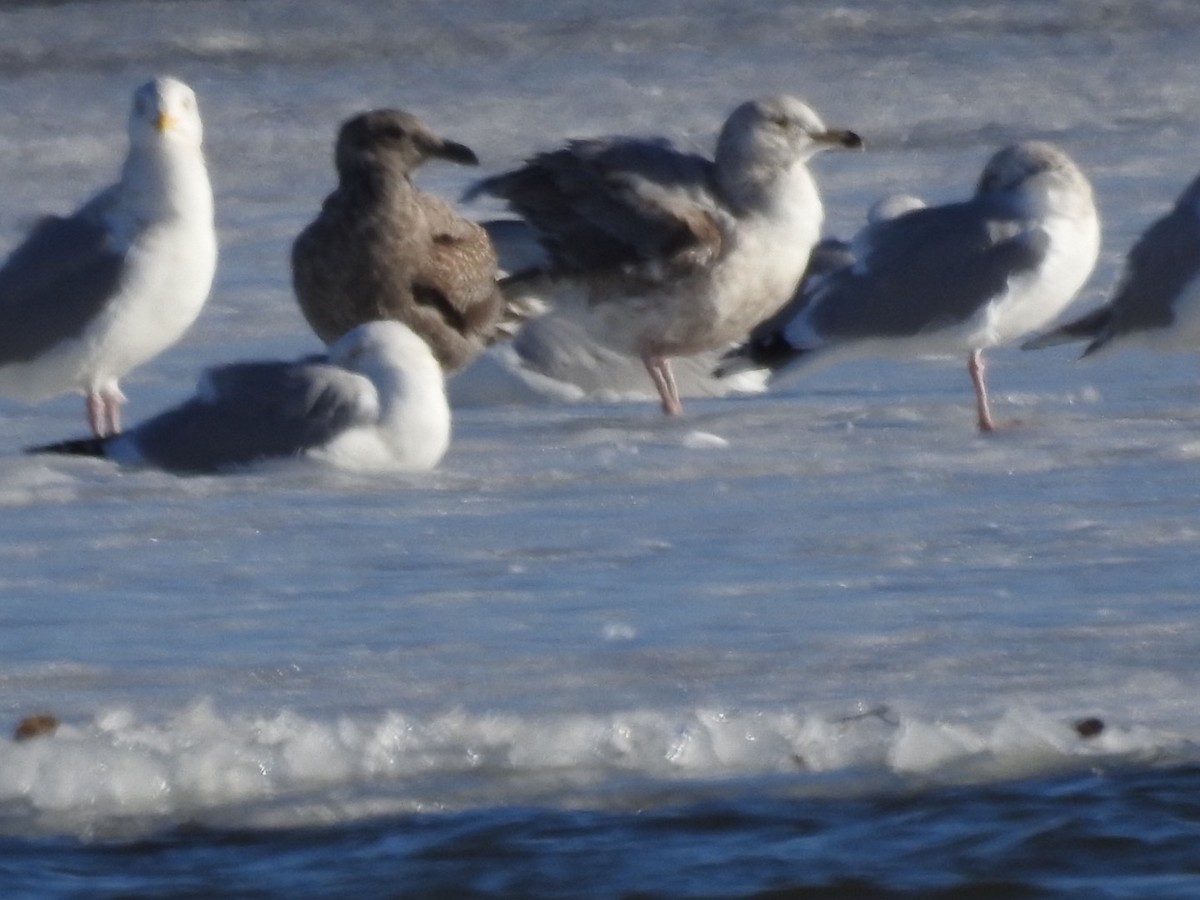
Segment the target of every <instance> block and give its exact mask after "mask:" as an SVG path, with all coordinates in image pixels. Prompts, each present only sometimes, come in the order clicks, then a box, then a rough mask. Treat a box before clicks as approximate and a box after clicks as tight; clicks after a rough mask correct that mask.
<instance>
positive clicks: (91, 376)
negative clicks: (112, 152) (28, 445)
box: [0, 78, 217, 437]
mask: <svg viewBox="0 0 1200 900" xmlns="http://www.w3.org/2000/svg"><path fill="white" fill-rule="evenodd" d="M201 137H202V129H201V124H200V112H199V110H198V108H197V105H196V95H195V94H194V93H193V92H192V89H191V88H189V87H188V86H187V85H185V84H183V83H182V82H180V81H177V80H175V79H174V78H157V79H155V80H153V81H150V82H148V83H146V84H144V85H142V86H141V87H139V88H138V89H137V90H136V91H135V92H134V95H133V109H132V112H131V114H130V117H129V154H128V155H127V156H126V158H125V164H124V167H123V168H122V171H121V177H120V180H119V181H118V182H117V183H116V184H114V185H112V186H111V187H109V188H108V189H106V190H104V191H102V192H100V193H99V194H97V195H96V196H95V197H93V198H92V199H91V200H90V201H88V202H87V203H86V204H84V206H83V207H81V208H80V209H79V210H78V211H77V212H75V213H74V214H72V215H70V216H67V217H65V218H64V217H61V216H47V217H45V218H43V219H41V220H40V221H39V222H38V223H37V224H36V225H35V226H34V228H33V230H32V231H31V232H30V234H29V236H28V237H27V238H26V239H25V241H24V242H23V243H22V244H21V245H19V246H18V247H17V248H16V249H15V250H13V252H12V255H11V256H9V258H8V260H7V261H6V262H5V263H4V266H3V267H2V268H0V394H4V395H7V396H11V397H16V398H18V399H21V400H25V401H27V402H37V401H40V400H44V399H46V398H47V397H51V396H54V395H56V394H61V393H64V392H66V391H71V390H78V391H81V392H82V393H83V394H84V395H85V396H86V398H87V416H88V423H89V425H90V426H91V429H92V433H93V434H95V435H96V436H98V437H103V436H105V435H109V434H116V433H117V432H119V431H120V430H121V416H120V404H121V403H122V402H123V401H124V399H125V397H124V395H123V394H122V393H121V389H120V385H119V379H120V378H121V377H122V376H124V375H125V374H126V373H127V372H129V371H130V370H131V369H133V368H135V367H137V366H139V365H141V364H142V363H144V362H146V361H147V360H150V359H152V358H153V357H155V356H157V355H158V354H159V353H161V352H162V351H163V350H165V349H166V348H167V347H169V346H171V345H172V344H174V343H175V342H176V341H177V340H179V338H180V337H182V335H183V333H184V332H185V331H187V329H188V328H189V327H190V326H191V324H192V323H193V322H194V321H195V320H196V317H197V316H198V315H199V314H200V310H201V308H202V307H203V305H204V301H205V300H206V299H207V297H208V292H209V289H210V287H211V286H212V280H213V274H214V272H215V270H216V264H217V238H216V231H215V229H214V226H213V194H212V187H211V185H210V184H209V180H208V170H207V168H206V167H205V164H204V155H203V152H202V150H201Z"/></svg>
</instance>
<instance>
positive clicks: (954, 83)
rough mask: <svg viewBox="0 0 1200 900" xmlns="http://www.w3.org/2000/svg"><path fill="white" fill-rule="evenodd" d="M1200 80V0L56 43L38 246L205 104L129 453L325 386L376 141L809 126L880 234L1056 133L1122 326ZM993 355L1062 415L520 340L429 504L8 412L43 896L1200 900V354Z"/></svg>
mask: <svg viewBox="0 0 1200 900" xmlns="http://www.w3.org/2000/svg"><path fill="white" fill-rule="evenodd" d="M101 10H102V13H101ZM1198 42H1200V7H1196V6H1195V5H1194V4H1192V3H1190V2H1186V0H1180V2H1162V3H1156V4H1152V5H1151V4H1141V3H1132V2H1131V3H1109V4H1105V5H1103V6H1098V5H1096V4H1093V3H1091V2H1085V0H1075V2H1071V0H1066V2H1061V3H1054V4H1044V3H1008V4H995V3H990V2H982V0H980V2H964V3H956V4H953V5H950V4H944V3H941V2H935V0H916V2H912V3H907V4H903V5H901V4H892V3H887V2H885V0H863V2H860V3H854V4H847V3H836V2H811V3H804V4H775V3H750V4H743V5H731V4H728V3H725V2H717V0H712V2H703V0H690V2H682V0H650V2H647V0H640V2H636V3H635V2H626V0H605V2H588V3H584V2H566V3H558V4H554V5H553V6H549V5H546V4H542V3H516V2H514V3H503V4H499V3H492V2H484V0H478V2H460V3H454V4H433V3H390V2H352V3H340V4H328V5H320V6H314V5H310V4H306V3H299V2H290V0H190V2H187V3H179V2H119V0H115V2H106V3H103V4H99V3H63V4H9V5H6V6H4V7H3V9H0V183H2V184H3V185H4V191H3V193H2V195H0V252H4V251H6V250H7V249H8V248H9V247H10V246H12V245H13V244H14V243H15V242H16V241H17V240H18V239H19V238H20V236H21V235H22V234H23V233H24V230H25V229H26V228H27V227H28V225H29V223H30V221H32V219H33V218H34V217H35V216H36V215H37V214H38V213H42V212H58V211H64V210H67V209H70V208H71V207H72V206H73V205H74V204H75V203H76V202H78V200H79V199H81V198H82V197H83V196H84V195H85V194H86V193H87V192H88V191H90V190H92V189H93V188H95V187H97V186H99V185H100V184H101V183H103V182H104V181H105V180H106V179H108V178H110V177H111V176H112V174H113V173H114V171H115V167H116V166H117V164H118V163H119V160H120V157H121V153H122V151H123V140H124V120H125V115H126V106H127V103H128V97H129V93H130V91H131V90H132V88H133V87H134V86H135V85H136V84H138V83H140V82H141V81H142V80H144V79H145V78H146V77H148V76H150V75H153V74H156V73H158V72H160V71H169V72H172V73H174V74H176V75H177V76H179V77H182V78H183V79H185V80H186V81H188V82H189V83H190V84H191V85H192V86H193V87H194V88H195V89H196V91H197V94H198V97H199V100H200V104H201V110H202V114H203V116H204V121H205V128H206V131H205V134H206V149H207V153H208V158H209V161H210V166H211V169H212V175H213V181H214V185H215V189H216V194H217V204H218V220H219V225H220V236H221V262H220V268H219V272H218V278H217V284H216V287H215V288H214V292H213V295H212V297H211V299H210V301H209V304H208V307H207V308H206V309H205V311H204V313H203V314H202V316H201V318H200V320H199V321H198V322H197V324H196V326H195V328H194V329H193V330H192V331H191V332H190V333H189V335H188V336H187V338H186V339H185V340H184V341H183V342H181V344H180V345H179V346H177V347H175V348H173V349H172V350H171V351H170V352H168V353H166V354H164V355H163V356H162V357H160V358H159V359H158V360H155V361H154V362H153V363H151V364H149V365H147V366H145V367H144V368H143V369H141V370H139V371H138V372H136V373H134V374H133V375H132V376H130V377H129V378H128V379H126V380H125V382H124V388H125V391H126V393H127V394H129V397H130V402H129V404H128V406H127V411H126V414H127V416H128V417H129V419H131V420H135V421H136V420H138V419H140V418H142V417H144V416H147V415H150V414H152V413H153V412H154V411H157V410H158V409H160V408H162V407H163V406H164V405H166V404H169V403H171V402H174V401H175V400H177V399H179V398H180V397H182V396H184V395H186V394H188V393H189V392H190V391H191V390H192V389H193V387H194V384H195V381H196V378H197V377H198V375H199V372H200V371H201V369H202V368H203V367H204V366H206V365H210V364H213V363H218V362H224V361H228V360H232V359H241V358H252V357H263V356H268V357H270V356H278V357H289V358H290V357H295V356H297V355H299V354H301V353H307V352H311V351H313V350H315V349H317V347H318V344H317V342H316V339H315V338H314V337H313V336H312V335H311V334H310V333H309V332H308V330H307V328H306V326H305V325H304V322H303V320H302V318H301V317H300V315H299V312H298V310H297V308H296V306H295V302H294V300H293V298H292V297H291V294H290V287H289V280H288V271H287V251H288V246H289V244H290V241H291V240H292V238H293V237H294V236H295V234H296V233H297V232H298V231H299V229H300V228H301V227H303V225H304V224H305V222H307V221H308V219H309V218H310V217H311V216H312V215H313V214H314V212H315V210H316V209H317V207H318V205H319V203H320V200H321V198H322V197H323V196H324V194H325V193H326V192H327V191H328V190H329V189H330V188H331V186H332V183H333V172H332V165H331V156H332V150H331V147H332V139H333V135H334V132H335V129H336V126H337V123H338V122H339V121H340V120H341V119H343V118H344V117H346V116H348V115H350V114H352V113H354V112H356V111H359V110H361V109H363V108H365V107H368V106H379V105H394V106H401V107H404V108H408V109H411V110H413V111H414V112H417V113H419V114H420V115H422V116H423V117H424V118H426V119H427V120H428V121H429V122H430V124H431V125H433V126H434V127H435V128H436V129H438V130H439V131H440V132H442V133H444V134H445V135H446V136H448V137H451V138H453V139H456V140H460V141H463V142H465V143H467V144H469V145H470V146H472V147H473V148H474V149H475V150H476V151H477V152H478V153H479V155H480V157H481V160H482V166H481V169H480V171H478V172H477V171H474V170H470V171H468V170H465V169H459V168H455V167H451V166H432V165H431V166H430V167H429V168H428V171H424V172H422V174H421V177H420V181H421V183H422V185H424V186H426V187H427V188H429V189H431V190H437V191H440V192H443V193H445V194H447V195H449V196H456V195H457V194H458V193H459V192H460V191H461V189H462V188H464V187H465V186H466V185H467V184H468V183H469V182H470V180H471V179H472V178H473V177H475V176H476V175H478V174H480V172H490V171H497V170H500V169H501V168H502V167H505V166H508V165H511V164H513V163H514V162H516V161H518V160H519V159H520V158H522V156H524V155H525V154H527V153H528V152H530V151H531V150H534V149H539V148H543V147H548V146H552V145H554V144H555V143H557V142H558V141H560V140H562V139H564V138H567V137H571V136H579V135H587V134H596V133H606V132H618V131H622V132H647V131H649V132H661V133H665V134H669V135H671V136H673V137H674V138H676V139H677V140H678V141H680V142H681V143H682V144H683V145H685V146H687V147H690V148H692V149H696V150H699V151H706V150H707V149H708V148H709V147H710V145H711V141H712V136H713V133H714V131H715V129H716V127H717V126H718V125H719V123H720V121H721V120H722V118H723V117H724V115H725V114H726V112H727V111H728V110H729V109H730V108H731V107H732V106H733V105H734V104H736V103H737V102H739V101H741V100H743V99H745V98H746V97H748V96H753V95H756V94H761V93H767V92H773V91H777V90H788V91H790V92H793V93H796V94H798V95H800V96H802V97H804V98H805V99H806V100H808V101H809V102H810V103H811V104H812V105H813V106H814V107H815V108H816V109H817V110H819V111H820V112H821V114H822V115H823V116H824V117H825V119H826V120H827V121H828V122H829V123H831V124H837V125H842V126H846V127H851V128H854V129H855V130H856V131H858V132H860V133H861V134H863V135H864V136H865V137H866V139H867V144H868V150H867V152H866V153H862V154H843V155H837V156H835V155H834V154H827V155H826V157H823V158H820V159H819V160H818V161H817V162H816V163H815V164H814V170H815V172H816V177H817V179H818V181H819V183H820V185H821V189H822V193H823V196H824V198H825V203H826V209H827V226H828V231H829V232H830V233H833V234H847V233H849V232H851V231H853V230H854V229H856V228H857V227H858V226H859V225H860V224H861V222H862V220H863V215H864V213H865V210H866V209H867V207H868V206H869V205H870V204H871V203H872V202H874V201H875V200H876V199H877V198H878V197H880V196H881V195H883V194H886V193H890V192H894V191H899V190H904V191H910V192H914V193H918V194H920V195H922V196H924V197H926V198H927V199H929V200H931V201H934V202H936V201H942V200H949V199H954V198H958V197H962V196H964V195H966V194H967V193H968V192H969V191H970V190H971V189H972V187H973V184H974V182H975V180H976V178H977V177H978V173H979V170H980V168H981V166H982V164H983V162H984V161H985V160H986V159H987V158H988V157H989V156H990V155H991V154H992V152H994V150H995V149H996V148H997V147H998V146H999V145H1001V144H1003V143H1005V142H1008V141H1012V140H1017V139H1020V138H1025V137H1038V138H1044V139H1048V140H1053V141H1055V142H1057V143H1059V144H1060V145H1061V146H1063V147H1064V148H1065V149H1066V150H1067V151H1068V152H1069V153H1070V154H1071V155H1072V156H1073V157H1074V158H1075V159H1076V160H1077V161H1078V162H1079V164H1080V165H1081V167H1082V168H1083V169H1084V170H1085V171H1086V172H1087V174H1088V175H1089V177H1090V178H1091V179H1092V181H1093V184H1094V186H1095V189H1096V194H1097V198H1098V202H1099V205H1100V208H1101V213H1102V216H1103V223H1104V245H1103V249H1102V253H1101V261H1100V264H1099V265H1098V267H1097V269H1096V272H1095V274H1094V276H1093V278H1092V280H1091V281H1090V282H1089V284H1088V285H1087V287H1086V288H1085V290H1084V291H1083V293H1082V295H1081V297H1080V301H1079V302H1080V305H1081V308H1082V307H1085V306H1087V305H1090V304H1094V303H1096V302H1099V301H1100V300H1101V299H1102V298H1103V297H1104V296H1105V295H1106V294H1107V292H1108V291H1109V290H1110V288H1111V286H1112V284H1113V281H1114V279H1115V278H1116V276H1117V273H1118V271H1119V266H1120V262H1121V260H1122V258H1123V256H1124V254H1125V252H1126V250H1127V249H1128V247H1129V246H1130V244H1131V243H1132V241H1133V240H1134V239H1135V238H1136V236H1137V235H1138V234H1139V233H1140V231H1141V230H1142V229H1143V228H1144V227H1145V226H1146V225H1147V224H1149V222H1150V221H1152V220H1153V219H1154V218H1155V217H1156V216H1158V215H1159V214H1161V213H1162V212H1163V211H1164V210H1165V209H1166V208H1167V207H1169V205H1170V204H1171V203H1172V202H1173V199H1174V197H1175V196H1176V195H1177V193H1178V192H1179V191H1180V190H1181V189H1182V187H1183V186H1184V185H1185V184H1186V183H1187V182H1188V181H1190V180H1191V179H1192V178H1193V177H1194V175H1195V170H1196V168H1197V167H1198V166H1200V161H1198V160H1197V158H1196V156H1195V154H1194V153H1193V151H1192V148H1194V147H1195V146H1197V141H1198V140H1200V128H1198V127H1197V118H1196V115H1195V110H1197V109H1200V87H1198V86H1197V85H1198V82H1197V81H1196V79H1195V77H1194V75H1195V67H1194V65H1193V58H1194V48H1195V47H1196V46H1197V43H1198ZM468 212H470V213H471V214H474V215H478V216H481V217H482V216H486V215H490V214H492V213H494V212H495V210H494V209H492V208H489V207H485V206H477V207H470V208H468ZM989 362H990V369H989V379H990V384H991V387H992V391H993V394H994V397H993V402H994V405H995V412H996V414H997V415H998V416H999V417H1001V418H1005V419H1019V420H1020V422H1021V424H1020V426H1019V427H1015V428H1012V429H1010V430H1006V431H1004V432H1003V433H1000V434H998V435H995V436H991V437H981V436H979V435H978V434H976V433H975V432H974V430H973V428H972V424H973V412H972V402H971V395H970V387H969V383H968V381H967V378H966V372H965V360H958V359H931V360H913V361H903V362H897V361H877V360H862V361H858V362H854V363H847V364H844V365H839V366H834V367H830V368H828V369H825V370H822V371H820V372H816V373H813V374H811V376H806V377H805V378H803V379H802V380H797V381H795V382H791V383H788V384H785V385H781V386H778V387H776V388H775V389H773V390H771V391H770V392H767V393H757V394H755V393H751V394H746V395H731V396H726V397H698V398H697V397H693V398H688V400H687V410H688V414H687V416H685V417H684V419H683V420H682V421H679V422H667V421H663V420H662V417H661V416H660V415H659V414H658V413H657V411H656V408H655V405H654V404H653V403H652V402H649V401H648V400H646V399H644V398H640V399H639V398H633V397H630V396H629V391H628V385H626V384H622V385H621V387H620V388H619V389H617V388H614V389H613V390H612V391H611V392H609V393H607V394H602V395H600V396H584V397H579V396H578V395H579V393H580V392H578V391H576V392H575V393H574V394H572V393H571V392H570V391H565V392H564V391H559V390H550V389H548V388H547V386H545V385H536V384H534V385H531V384H530V383H528V382H526V381H523V380H522V379H521V378H519V377H516V375H514V372H513V371H512V370H511V365H510V364H511V359H510V358H508V357H506V356H504V355H503V353H502V352H499V353H496V354H493V355H492V356H490V357H489V358H487V359H484V360H483V361H481V363H480V364H479V365H478V366H477V367H475V368H474V369H472V370H470V371H468V372H466V373H464V374H463V375H461V376H459V377H458V378H457V379H456V380H455V382H454V383H452V384H451V393H452V395H453V397H454V400H455V424H454V441H453V444H452V447H451V450H450V453H449V454H448V456H447V458H446V460H445V462H444V463H443V465H442V466H441V467H440V468H439V469H438V471H436V472H434V473H431V474H429V475H425V476H409V477H383V478H369V477H363V476H348V475H339V474H336V473H331V472H325V471H319V470H315V469H309V468H304V467H300V466H295V467H287V466H285V467H281V468H276V469H270V470H264V471H256V472H250V473H245V474H240V475H236V476H228V477H213V478H208V477H202V478H176V477H173V476H168V475H164V474H161V473H155V472H145V471H121V470H118V469H116V468H114V467H112V466H110V465H108V464H107V463H103V462H97V461H87V460H60V459H54V460H45V459H39V458H30V457H27V456H25V455H23V454H22V453H21V452H20V451H21V448H22V447H25V446H28V445H32V444H39V443H45V442H47V441H50V440H55V439H59V438H63V437H68V436H72V435H74V434H77V433H78V431H79V429H80V426H81V424H82V421H83V416H82V411H81V408H80V407H81V404H80V401H79V400H78V398H75V397H66V398H59V399H57V400H53V401H50V402H47V403H45V404H42V405H41V406H38V407H26V406H23V405H21V404H19V403H15V402H12V401H8V400H3V399H0V425H2V429H0V431H2V433H3V435H4V438H3V441H2V442H0V507H3V515H2V516H0V851H2V852H0V895H2V896H4V897H10V896H12V897H20V896H30V897H56V896H70V897H151V896H153V897H186V896H192V897H197V896H214V895H229V896H250V897H255V896H258V897H284V896H286V897H296V896H329V897H333V896H337V897H342V896H364V897H370V896H387V897H390V896H398V897H409V896H414V897H415V896H428V897H458V896H462V897H472V896H474V897H630V898H632V897H747V896H748V897H754V896H757V897H896V896H913V897H930V896H932V897H978V896H995V897H1029V896H1032V897H1039V896H1062V897H1074V896H1088V897H1091V896H1096V897H1151V896H1153V897H1191V896H1200V850H1198V849H1197V848H1198V847H1200V841H1198V840H1197V838H1198V837H1200V835H1198V834H1197V832H1198V830H1200V808H1198V805H1197V802H1196V799H1195V798H1196V796H1197V787H1198V777H1197V772H1198V771H1200V770H1198V768H1197V766H1198V765H1200V752H1198V749H1197V748H1198V747H1200V707H1197V704H1196V702H1195V682H1196V660H1197V658H1200V621H1198V620H1197V617H1196V615H1195V609H1196V603H1197V598H1198V596H1200V591H1198V590H1197V588H1196V575H1195V573H1196V563H1195V560H1196V558H1197V550H1198V549H1200V520H1198V517H1197V512H1196V511H1197V507H1198V503H1200V488H1198V487H1197V480H1196V466H1197V464H1198V462H1200V437H1198V435H1200V387H1198V384H1197V382H1198V381H1200V368H1198V367H1197V364H1196V360H1195V359H1194V358H1192V357H1190V356H1189V355H1187V354H1177V355H1152V354H1149V353H1146V352H1143V351H1140V350H1129V351H1125V352H1120V353H1114V354H1113V355H1111V356H1109V357H1107V358H1102V359H1098V360H1095V361H1089V362H1087V363H1083V364H1076V363H1075V362H1074V351H1073V350H1072V348H1055V349H1051V350H1047V351H1043V352H1039V353H1022V352H1021V351H1019V350H1015V349H1005V350H999V351H996V352H994V353H992V354H990V355H989ZM564 397H575V398H576V399H574V400H570V399H564ZM42 711H44V712H48V713H51V714H53V715H54V716H56V717H57V718H58V720H59V721H60V723H61V724H60V726H59V728H58V730H57V732H56V733H55V734H54V735H53V736H49V737H41V738H38V739H34V740H29V741H24V742H20V743H18V742H15V741H8V740H4V739H2V735H3V733H4V732H6V731H9V730H11V729H12V728H14V727H15V726H16V724H17V722H18V721H19V720H21V719H22V718H23V717H24V716H27V715H29V714H32V713H36V712H42ZM1088 719H1095V720H1098V721H1099V723H1100V725H1101V726H1102V727H1099V729H1098V732H1097V733H1090V732H1089V733H1087V734H1082V733H1080V731H1079V729H1078V728H1077V726H1078V724H1079V723H1080V722H1083V721H1085V720H1088ZM6 723H7V724H6ZM1085 730H1086V729H1085Z"/></svg>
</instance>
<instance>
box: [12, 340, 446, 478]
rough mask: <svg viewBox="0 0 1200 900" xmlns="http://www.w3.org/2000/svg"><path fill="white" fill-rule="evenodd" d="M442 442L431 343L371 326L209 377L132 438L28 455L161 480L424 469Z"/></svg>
mask: <svg viewBox="0 0 1200 900" xmlns="http://www.w3.org/2000/svg"><path fill="white" fill-rule="evenodd" d="M449 443H450V407H449V405H448V404H447V402H446V391H445V385H444V380H443V376H442V370H441V366H440V365H439V364H438V362H437V360H436V359H435V358H434V356H433V354H432V353H431V352H430V350H429V346H428V345H427V344H426V343H425V342H424V341H423V340H421V338H419V337H418V336H417V335H416V334H414V333H413V332H412V331H411V330H410V329H409V328H408V327H407V326H405V325H402V324H400V323H399V322H393V321H386V322H369V323H366V324H364V325H359V326H358V327H356V328H354V329H352V330H350V331H349V332H347V333H346V334H345V335H343V336H342V337H341V338H339V339H338V340H337V341H335V342H334V343H333V344H331V345H330V347H329V354H328V358H327V359H322V358H313V359H304V360H300V361H298V362H244V363H232V364H230V365H225V366H218V367H216V368H212V369H209V370H208V371H207V372H206V373H205V374H204V377H203V378H202V379H201V380H200V384H199V386H198V389H197V393H196V396H194V397H192V398H191V399H190V400H188V401H186V402H185V403H183V404H181V405H180V406H177V407H174V408H173V409H169V410H167V411H165V412H163V413H160V414H159V415H157V416H155V417H154V418H152V419H149V420H148V421H146V422H143V423H142V424H141V425H139V426H138V427H137V428H135V429H133V430H132V431H128V432H126V433H124V434H120V435H115V436H110V437H105V438H87V439H82V440H74V441H65V442H62V443H59V444H51V445H48V446H45V447H36V448H33V449H32V450H31V452H34V453H64V454H70V455H80V456H101V457H106V458H108V459H112V460H115V461H117V462H122V463H128V464H134V465H146V466H154V467H157V468H161V469H165V470H167V471H171V472H180V473H202V472H219V471H223V470H228V469H234V468H238V467H242V466H246V465H249V464H251V463H256V462H261V461H265V460H270V459H286V458H291V457H305V458H309V459H314V460H317V461H319V462H324V463H327V464H329V465H332V466H334V467H336V468H340V469H346V470H351V471H379V470H393V471H420V470H425V469H432V468H433V467H434V466H436V465H437V464H438V462H439V461H440V460H441V458H442V456H443V455H444V454H445V452H446V449H447V447H448V446H449Z"/></svg>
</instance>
